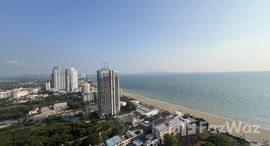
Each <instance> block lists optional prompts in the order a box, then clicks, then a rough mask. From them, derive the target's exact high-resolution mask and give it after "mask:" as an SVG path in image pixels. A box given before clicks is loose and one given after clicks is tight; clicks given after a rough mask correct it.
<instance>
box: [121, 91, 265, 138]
mask: <svg viewBox="0 0 270 146" xmlns="http://www.w3.org/2000/svg"><path fill="white" fill-rule="evenodd" d="M124 95H125V96H127V97H130V98H133V99H136V100H138V101H140V102H142V103H145V104H149V105H152V106H154V107H156V108H159V109H163V110H166V111H170V112H174V111H179V112H181V113H183V114H185V113H189V114H191V115H193V116H195V117H199V118H203V119H205V120H206V121H208V122H209V124H210V125H226V124H229V128H230V127H232V126H231V125H232V123H233V122H237V121H236V120H233V119H231V118H226V117H222V116H218V115H215V114H211V113H207V112H203V111H200V110H196V109H193V108H191V107H186V106H182V105H177V104H173V103H169V102H167V101H162V100H159V99H155V98H151V97H146V96H142V95H138V94H135V93H132V92H129V91H124ZM238 125H239V123H236V126H237V127H238ZM247 126H250V125H248V124H247V123H244V122H243V124H242V127H241V130H240V131H241V132H240V133H232V134H234V135H238V136H243V133H244V132H243V131H246V130H249V128H248V127H247ZM245 127H246V128H245ZM224 130H226V131H227V130H228V129H227V126H225V129H224ZM255 130H256V127H251V131H252V132H253V131H255ZM257 131H259V132H260V133H246V134H245V138H249V139H252V140H256V141H258V142H264V141H266V140H267V141H269V142H270V130H269V129H265V128H258V130H257Z"/></svg>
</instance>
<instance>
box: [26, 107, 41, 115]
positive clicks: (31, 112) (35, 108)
mask: <svg viewBox="0 0 270 146" xmlns="http://www.w3.org/2000/svg"><path fill="white" fill-rule="evenodd" d="M38 109H39V108H38V107H34V108H33V109H32V110H31V111H29V113H28V114H29V115H33V114H36V113H37V112H38Z"/></svg>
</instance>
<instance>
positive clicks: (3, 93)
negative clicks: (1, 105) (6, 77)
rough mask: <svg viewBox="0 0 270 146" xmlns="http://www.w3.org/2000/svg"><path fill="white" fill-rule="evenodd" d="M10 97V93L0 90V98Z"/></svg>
mask: <svg viewBox="0 0 270 146" xmlns="http://www.w3.org/2000/svg"><path fill="white" fill-rule="evenodd" d="M8 97H11V93H10V92H7V91H3V92H0V99H1V98H8Z"/></svg>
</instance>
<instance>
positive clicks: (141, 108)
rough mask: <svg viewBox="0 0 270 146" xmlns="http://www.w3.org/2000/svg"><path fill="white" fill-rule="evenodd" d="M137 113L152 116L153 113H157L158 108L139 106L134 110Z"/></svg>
mask: <svg viewBox="0 0 270 146" xmlns="http://www.w3.org/2000/svg"><path fill="white" fill-rule="evenodd" d="M136 112H137V113H139V114H140V115H142V116H146V117H152V116H154V115H157V114H158V112H159V110H158V109H150V108H148V107H146V106H139V107H138V108H137V110H136Z"/></svg>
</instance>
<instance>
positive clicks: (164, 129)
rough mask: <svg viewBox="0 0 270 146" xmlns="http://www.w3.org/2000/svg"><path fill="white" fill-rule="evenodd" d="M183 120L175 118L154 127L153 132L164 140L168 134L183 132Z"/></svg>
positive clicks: (160, 139) (159, 138)
mask: <svg viewBox="0 0 270 146" xmlns="http://www.w3.org/2000/svg"><path fill="white" fill-rule="evenodd" d="M182 126H183V122H182V121H181V120H179V119H178V118H174V119H171V120H168V121H165V122H163V123H160V124H158V125H154V126H153V127H152V134H153V135H154V136H155V137H156V138H157V139H158V140H159V141H163V139H164V136H165V135H166V134H178V133H180V132H181V127H182Z"/></svg>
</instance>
